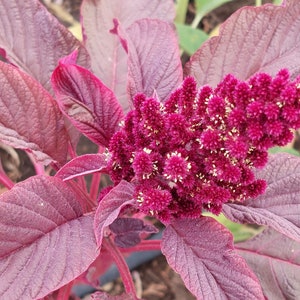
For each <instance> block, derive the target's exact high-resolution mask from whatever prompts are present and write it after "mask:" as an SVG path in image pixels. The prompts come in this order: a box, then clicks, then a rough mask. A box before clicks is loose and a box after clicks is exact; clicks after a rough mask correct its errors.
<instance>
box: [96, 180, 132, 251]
mask: <svg viewBox="0 0 300 300" xmlns="http://www.w3.org/2000/svg"><path fill="white" fill-rule="evenodd" d="M133 192H134V187H133V185H132V184H131V183H129V182H127V181H121V182H120V183H119V184H118V185H117V186H115V187H114V188H113V189H112V190H111V191H110V192H109V193H108V194H107V195H106V196H105V197H104V198H103V199H102V200H101V201H100V203H99V206H98V208H97V211H96V215H95V221H94V230H95V235H96V239H97V245H98V247H99V248H100V247H101V244H102V239H103V237H104V230H105V228H106V227H107V226H109V225H110V224H112V223H113V222H114V221H115V220H116V219H117V218H118V216H119V213H120V211H121V209H122V208H123V207H125V206H127V205H131V204H133V202H134V200H133Z"/></svg>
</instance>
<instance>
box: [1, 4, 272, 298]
mask: <svg viewBox="0 0 300 300" xmlns="http://www.w3.org/2000/svg"><path fill="white" fill-rule="evenodd" d="M81 1H82V0H60V1H59V0H56V1H55V0H52V1H51V0H44V1H41V2H44V4H45V5H46V6H47V7H48V8H49V10H50V11H51V12H52V13H54V14H55V15H58V14H56V12H57V7H60V9H61V10H62V11H64V12H66V13H67V14H70V15H71V16H72V17H73V18H74V19H75V20H79V15H80V4H81ZM270 2H271V0H270V1H263V3H270ZM53 4H54V5H55V9H53V6H52V5H53ZM245 5H254V0H236V1H232V2H228V3H226V4H224V5H222V6H220V7H218V8H217V9H215V10H214V11H212V12H211V13H209V14H208V15H206V16H205V17H204V18H203V19H202V21H201V22H200V24H199V28H201V29H203V30H204V31H205V32H207V33H210V32H211V31H212V30H213V29H214V28H216V26H218V25H219V24H221V23H222V22H224V21H225V20H226V19H227V18H228V17H229V16H230V15H231V14H232V13H233V12H234V11H236V10H237V9H239V8H240V7H242V6H245ZM194 12H195V7H194V3H193V1H190V4H189V9H188V13H187V23H189V22H191V20H192V19H193V16H194ZM61 15H62V14H59V20H60V21H61V22H62V23H63V24H64V25H66V26H70V21H68V20H66V18H62V17H61ZM188 58H189V57H188V56H186V55H185V56H184V57H183V62H185V61H187V60H188ZM14 151H16V152H15V153H14ZM78 152H80V153H91V152H95V146H94V145H93V144H92V143H91V142H89V141H88V140H87V139H82V140H81V142H80V148H79V151H78ZM15 154H16V155H17V157H19V159H15V158H14V157H15ZM0 158H1V161H2V165H3V168H4V169H5V170H6V171H7V172H8V173H9V176H10V177H11V178H12V180H14V181H21V180H24V179H26V178H28V177H29V176H32V175H34V169H33V166H32V164H31V161H30V159H29V157H28V156H27V154H26V153H25V152H24V151H21V150H14V149H7V148H5V147H3V146H2V145H1V144H0ZM1 190H2V191H4V190H5V189H3V188H2V189H0V192H1ZM187 267H188V266H187ZM132 274H133V277H134V279H135V284H136V287H137V291H138V294H139V296H140V297H141V298H143V299H146V300H162V299H164V300H192V299H196V298H195V297H194V296H193V295H192V294H191V293H190V292H189V291H188V290H187V289H186V288H185V286H184V284H183V282H182V280H181V278H180V276H179V275H178V274H176V273H175V272H174V271H173V270H172V269H171V268H170V267H169V266H168V264H167V262H166V260H165V258H164V256H162V255H161V256H159V257H157V258H156V259H154V260H152V261H151V262H149V263H145V264H143V265H142V266H140V267H139V268H137V269H136V270H134V271H133V272H132ZM103 289H104V290H106V291H107V292H109V293H110V294H112V295H116V294H120V293H122V291H123V285H122V283H121V281H120V279H117V280H116V281H114V282H112V283H109V284H106V285H105V286H103Z"/></svg>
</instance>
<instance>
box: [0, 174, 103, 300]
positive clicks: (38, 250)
mask: <svg viewBox="0 0 300 300" xmlns="http://www.w3.org/2000/svg"><path fill="white" fill-rule="evenodd" d="M77 195H78V194H77V193H76V192H75V191H73V190H72V189H71V188H70V187H69V186H68V185H67V184H65V183H64V182H62V181H61V180H60V179H58V178H54V177H48V176H34V177H31V178H29V179H28V180H26V181H23V182H21V183H18V184H16V185H15V186H14V188H13V189H11V190H10V191H8V192H6V193H4V194H3V195H2V196H1V199H0V282H1V284H0V294H1V297H2V298H3V299H24V300H25V299H37V298H42V297H44V296H46V295H47V294H48V293H50V292H52V291H54V290H56V289H58V288H59V287H61V286H63V285H65V284H67V283H68V282H70V281H71V280H73V279H74V278H76V277H78V276H79V275H80V274H81V273H83V272H84V271H85V270H86V269H87V268H88V266H89V265H90V264H91V263H92V262H93V261H94V260H95V258H96V257H97V255H98V252H97V250H96V241H95V236H94V233H93V215H83V211H82V208H81V206H80V204H79V203H80V199H79V198H78V196H77Z"/></svg>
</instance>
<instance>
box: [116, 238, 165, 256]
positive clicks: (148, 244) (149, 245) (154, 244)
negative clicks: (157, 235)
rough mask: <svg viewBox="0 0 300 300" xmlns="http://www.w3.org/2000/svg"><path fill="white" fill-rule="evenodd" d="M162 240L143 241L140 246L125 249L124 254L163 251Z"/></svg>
mask: <svg viewBox="0 0 300 300" xmlns="http://www.w3.org/2000/svg"><path fill="white" fill-rule="evenodd" d="M160 244H161V240H143V241H141V242H140V243H139V244H138V245H136V246H134V247H130V248H125V249H124V250H122V252H126V253H127V252H130V253H131V252H137V251H153V250H160V249H161V245H160Z"/></svg>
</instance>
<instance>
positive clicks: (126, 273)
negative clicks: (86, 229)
mask: <svg viewBox="0 0 300 300" xmlns="http://www.w3.org/2000/svg"><path fill="white" fill-rule="evenodd" d="M103 244H104V246H105V247H106V249H107V250H108V252H109V253H110V255H111V257H112V258H113V260H114V262H115V263H116V266H117V268H118V270H119V272H120V275H121V278H122V280H123V284H124V288H125V291H126V293H127V294H131V295H134V297H135V298H136V297H137V296H136V292H135V287H134V283H133V280H132V277H131V274H130V270H129V268H128V265H127V263H126V261H125V259H124V257H123V255H122V253H121V252H120V251H119V249H118V248H117V247H116V246H115V244H113V243H112V241H111V240H110V239H109V238H106V239H104V240H103Z"/></svg>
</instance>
